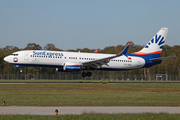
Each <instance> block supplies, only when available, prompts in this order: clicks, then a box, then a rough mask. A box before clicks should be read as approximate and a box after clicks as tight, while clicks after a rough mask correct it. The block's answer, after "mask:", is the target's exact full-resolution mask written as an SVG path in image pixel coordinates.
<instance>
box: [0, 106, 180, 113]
mask: <svg viewBox="0 0 180 120" xmlns="http://www.w3.org/2000/svg"><path fill="white" fill-rule="evenodd" d="M56 109H58V111H59V113H58V114H60V115H67V114H76V115H81V114H88V113H94V114H96V113H97V114H98V113H104V114H127V113H131V114H141V113H169V114H180V107H162V106H153V107H152V106H140V107H139V106H124V107H122V106H108V107H101V106H96V107H95V106H87V107H86V106H82V107H77V106H75V107H74V106H67V107H65V106H57V107H35V106H3V107H0V115H17V114H18V115H55V110H56Z"/></svg>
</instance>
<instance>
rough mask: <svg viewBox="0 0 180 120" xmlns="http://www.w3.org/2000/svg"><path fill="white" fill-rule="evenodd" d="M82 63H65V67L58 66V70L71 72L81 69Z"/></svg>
mask: <svg viewBox="0 0 180 120" xmlns="http://www.w3.org/2000/svg"><path fill="white" fill-rule="evenodd" d="M80 70H81V64H74V63H64V65H63V67H59V68H56V71H57V72H71V71H80Z"/></svg>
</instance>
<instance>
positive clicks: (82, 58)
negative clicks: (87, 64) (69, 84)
mask: <svg viewBox="0 0 180 120" xmlns="http://www.w3.org/2000/svg"><path fill="white" fill-rule="evenodd" d="M79 59H80V60H97V58H79Z"/></svg>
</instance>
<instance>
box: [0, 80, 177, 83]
mask: <svg viewBox="0 0 180 120" xmlns="http://www.w3.org/2000/svg"><path fill="white" fill-rule="evenodd" d="M97 81H98V82H101V83H102V82H108V83H111V82H119V83H122V82H136V83H142V82H143V83H146V82H148V83H149V82H150V83H151V82H153V83H154V82H157V83H158V82H161V83H166V82H171V83H175V82H176V83H180V81H165V80H164V81H156V80H151V81H149V80H144V81H142V80H137V81H135V80H128V81H127V80H123V81H122V80H0V83H3V82H6V83H7V82H10V83H11V82H13V83H16V82H26V83H31V82H35V83H36V82H37V83H41V82H42V83H43V82H50V83H52V82H54V83H57V82H59V83H62V82H77V83H79V82H83V83H86V82H90V83H94V82H97Z"/></svg>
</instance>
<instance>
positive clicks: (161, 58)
mask: <svg viewBox="0 0 180 120" xmlns="http://www.w3.org/2000/svg"><path fill="white" fill-rule="evenodd" d="M172 57H176V56H168V57H160V58H154V59H149V60H150V61H154V62H155V61H160V60H164V59H167V58H172Z"/></svg>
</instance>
